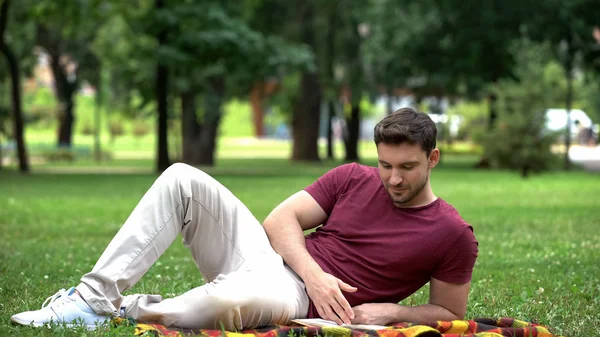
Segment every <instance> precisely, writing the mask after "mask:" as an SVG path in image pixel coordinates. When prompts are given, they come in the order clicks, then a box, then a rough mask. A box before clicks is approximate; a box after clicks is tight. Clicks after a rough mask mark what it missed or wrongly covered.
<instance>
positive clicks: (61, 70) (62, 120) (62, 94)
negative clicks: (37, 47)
mask: <svg viewBox="0 0 600 337" xmlns="http://www.w3.org/2000/svg"><path fill="white" fill-rule="evenodd" d="M57 50H58V48H47V51H48V54H49V55H50V68H51V69H52V75H53V76H54V86H55V89H56V90H55V94H56V98H57V101H58V102H59V111H60V112H59V116H58V146H59V147H71V145H72V144H73V138H72V136H73V123H74V122H75V116H74V114H73V111H74V105H75V104H74V101H73V96H74V95H75V91H76V89H77V79H75V80H73V81H71V80H69V78H68V75H67V69H66V66H67V65H65V64H61V61H60V57H61V55H60V54H59V53H58V52H57Z"/></svg>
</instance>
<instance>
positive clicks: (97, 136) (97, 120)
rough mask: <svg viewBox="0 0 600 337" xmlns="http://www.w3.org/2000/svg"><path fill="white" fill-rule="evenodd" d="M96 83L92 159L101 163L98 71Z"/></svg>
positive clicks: (99, 77)
mask: <svg viewBox="0 0 600 337" xmlns="http://www.w3.org/2000/svg"><path fill="white" fill-rule="evenodd" d="M98 72H99V73H100V74H99V75H98V81H97V83H96V100H95V103H96V104H95V106H94V124H95V125H94V158H95V160H96V161H97V162H100V161H102V141H101V135H102V101H103V96H102V72H101V71H100V70H99V71H98Z"/></svg>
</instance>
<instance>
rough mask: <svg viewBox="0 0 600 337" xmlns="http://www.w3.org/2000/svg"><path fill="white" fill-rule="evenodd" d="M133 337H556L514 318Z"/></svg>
mask: <svg viewBox="0 0 600 337" xmlns="http://www.w3.org/2000/svg"><path fill="white" fill-rule="evenodd" d="M135 334H136V335H137V336H157V337H162V336H204V337H219V336H223V337H252V336H257V337H294V336H295V337H329V336H331V337H359V336H364V337H370V336H373V337H503V336H506V337H509V336H510V337H557V336H556V335H554V334H552V333H551V332H550V330H549V329H548V328H546V327H543V326H541V325H539V324H535V323H530V322H526V321H521V320H517V319H514V318H498V319H496V318H478V319H474V320H464V321H437V322H430V323H419V324H416V323H397V324H394V325H391V326H389V327H388V328H386V329H383V330H359V329H348V328H343V327H306V326H269V327H264V328H258V329H253V330H243V331H238V332H233V331H221V330H177V329H171V328H167V327H165V326H163V325H158V324H137V325H136V330H135Z"/></svg>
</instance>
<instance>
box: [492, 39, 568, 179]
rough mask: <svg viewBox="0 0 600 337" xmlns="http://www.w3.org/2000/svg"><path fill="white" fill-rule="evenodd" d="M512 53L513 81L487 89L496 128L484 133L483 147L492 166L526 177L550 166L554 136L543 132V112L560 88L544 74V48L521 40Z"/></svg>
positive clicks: (554, 98) (552, 102)
mask: <svg viewBox="0 0 600 337" xmlns="http://www.w3.org/2000/svg"><path fill="white" fill-rule="evenodd" d="M516 50H517V52H516V53H515V54H516V57H517V59H518V63H517V67H516V74H515V75H516V76H517V80H515V79H503V80H500V81H499V82H498V83H496V84H494V85H493V86H492V88H491V91H492V92H494V94H495V95H496V97H498V103H497V104H498V125H497V127H495V128H494V129H493V130H491V131H489V132H488V133H487V134H486V136H485V137H484V138H485V141H484V145H485V151H486V157H487V158H488V159H489V160H490V162H491V164H492V165H494V166H497V167H502V168H509V169H515V170H518V171H520V173H521V176H522V177H523V178H527V177H528V176H529V175H530V173H531V172H540V171H543V170H547V169H548V168H550V166H551V164H552V161H553V158H554V154H553V153H552V151H551V146H552V145H553V144H554V142H555V141H556V134H554V133H552V132H548V131H547V130H546V129H545V125H546V119H545V118H546V109H548V107H549V106H551V105H552V104H554V103H555V102H556V100H557V99H556V98H557V93H558V92H560V90H561V88H560V86H557V85H556V78H555V77H554V76H553V75H554V73H553V72H551V71H547V69H548V67H549V66H551V64H550V65H549V63H548V61H549V60H548V57H547V55H548V54H549V53H548V50H549V48H548V45H536V44H533V43H531V42H530V41H528V40H524V41H522V42H520V43H519V44H517V48H516ZM547 65H548V66H547Z"/></svg>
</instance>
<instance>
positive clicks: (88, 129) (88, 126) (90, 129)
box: [81, 120, 96, 136]
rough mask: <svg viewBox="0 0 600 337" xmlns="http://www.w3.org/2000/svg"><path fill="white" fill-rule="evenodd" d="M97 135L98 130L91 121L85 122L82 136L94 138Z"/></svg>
mask: <svg viewBox="0 0 600 337" xmlns="http://www.w3.org/2000/svg"><path fill="white" fill-rule="evenodd" d="M95 133H96V128H95V127H94V126H93V125H92V123H91V122H90V121H89V120H86V121H84V122H83V125H82V126H81V134H83V135H86V136H92V135H94V134H95Z"/></svg>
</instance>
